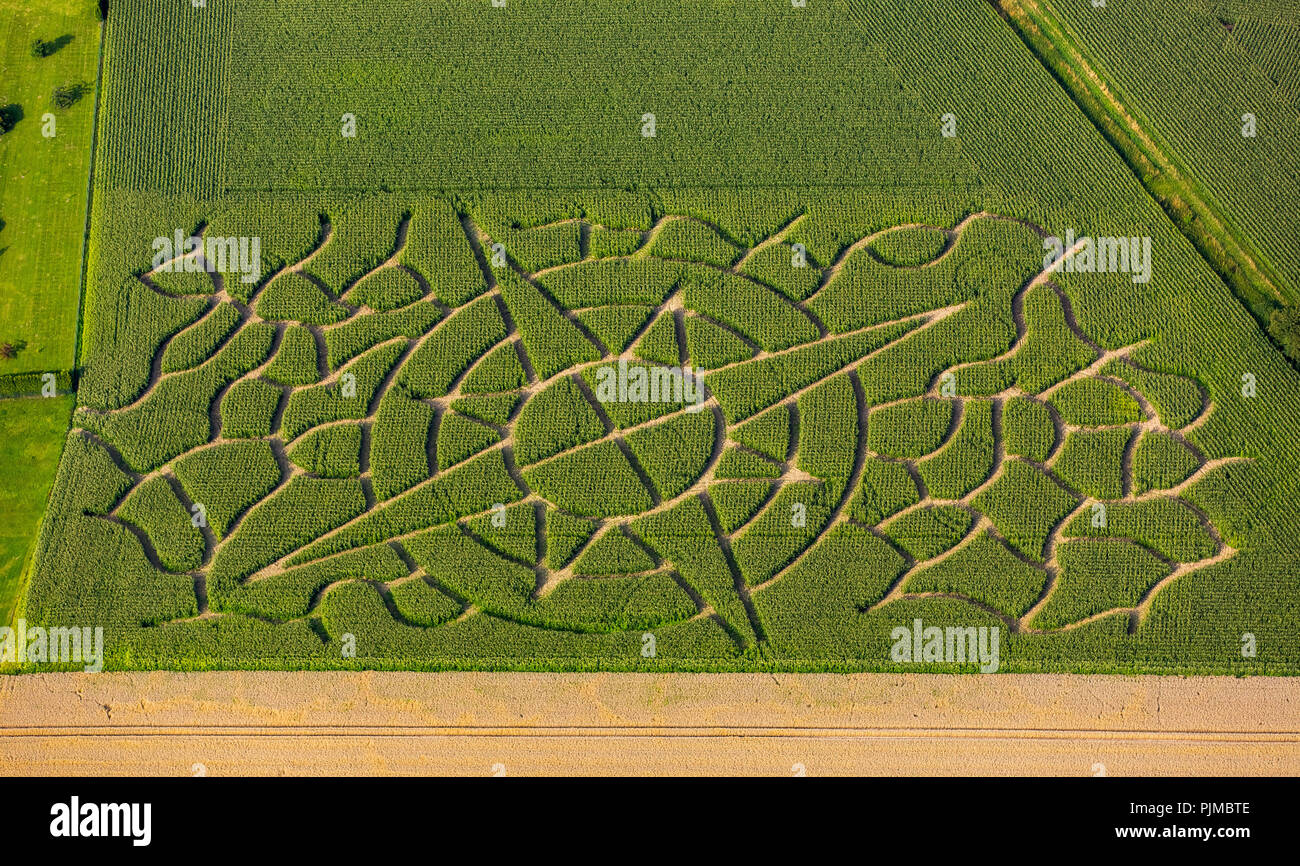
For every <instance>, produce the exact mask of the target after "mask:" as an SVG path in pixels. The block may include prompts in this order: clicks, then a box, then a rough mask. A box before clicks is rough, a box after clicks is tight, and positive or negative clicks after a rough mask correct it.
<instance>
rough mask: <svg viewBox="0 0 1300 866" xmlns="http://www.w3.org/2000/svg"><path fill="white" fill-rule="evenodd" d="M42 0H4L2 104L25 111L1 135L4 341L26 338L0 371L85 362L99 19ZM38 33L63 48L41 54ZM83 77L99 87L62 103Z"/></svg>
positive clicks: (73, 5) (85, 7) (55, 0)
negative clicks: (84, 294) (81, 332)
mask: <svg viewBox="0 0 1300 866" xmlns="http://www.w3.org/2000/svg"><path fill="white" fill-rule="evenodd" d="M38 5H39V7H40V8H32V4H30V3H25V2H18V0H3V2H0V26H3V28H4V30H3V32H0V47H2V48H3V53H2V54H0V81H3V82H4V85H3V88H2V89H0V105H4V106H13V107H16V108H15V109H13V110H14V111H15V114H17V113H20V114H21V119H20V120H18V121H17V123H16V124H15V125H14V127H13V129H11V130H10V131H9V132H7V133H5V134H4V135H0V341H2V342H5V343H10V344H12V345H14V346H15V347H19V351H18V353H17V355H16V357H14V358H12V359H0V377H5V376H8V375H10V374H14V373H27V372H31V371H41V372H47V371H68V370H71V369H72V368H73V366H74V365H75V361H76V338H77V314H78V305H79V303H80V287H81V261H82V246H83V243H82V242H83V238H84V236H85V228H86V184H87V182H88V175H89V172H90V150H91V129H92V127H93V125H94V123H93V121H94V114H95V95H94V83H95V81H96V79H97V77H98V62H99V22H98V20H97V19H96V17H95V12H94V7H93V6H92V5H91V4H89V3H84V2H79V0H50V2H42V3H40V4H38ZM65 38H66V39H67V41H66V42H61V40H64V39H65ZM37 39H41V40H45V41H51V42H61V47H59V48H58V49H57V50H56V51H55V52H54V53H53V54H51V55H49V56H48V57H40V58H38V57H33V56H32V43H33V42H34V41H35V40H37ZM79 83H80V84H85V83H89V85H90V89H89V91H88V92H87V93H86V94H85V95H83V96H82V97H81V98H80V99H79V100H78V101H77V102H76V103H75V104H73V105H72V106H71V107H68V108H66V109H64V108H57V107H56V106H55V105H54V104H53V97H54V91H55V89H56V88H58V87H63V86H66V85H71V84H79ZM46 114H52V115H53V117H54V127H53V132H54V135H53V137H49V138H47V137H45V136H44V135H43V129H44V128H45V127H46V126H47V123H46V120H45V119H44V116H45V115H46ZM38 388H39V386H38V387H37V388H34V389H29V390H33V391H34V390H38Z"/></svg>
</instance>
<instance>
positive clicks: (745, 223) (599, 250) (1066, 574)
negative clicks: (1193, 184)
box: [24, 0, 1300, 674]
mask: <svg viewBox="0 0 1300 866" xmlns="http://www.w3.org/2000/svg"><path fill="white" fill-rule="evenodd" d="M209 6H210V7H211V8H207V7H204V8H194V7H192V6H191V5H190V4H188V3H179V2H170V0H169V2H145V0H124V2H122V3H119V4H117V5H116V6H115V7H114V11H113V12H112V13H111V14H110V18H109V25H108V35H107V49H106V65H105V80H104V82H103V113H102V118H101V127H100V138H101V141H102V143H103V146H102V147H100V148H99V150H98V154H97V168H96V175H95V176H96V190H95V197H94V212H93V214H92V234H91V239H90V260H89V281H88V285H87V298H86V305H85V313H84V324H83V327H82V329H81V332H82V335H83V336H82V344H81V358H82V360H83V363H84V369H83V370H82V375H81V378H80V382H79V390H78V395H77V403H78V408H77V410H76V411H75V413H74V416H73V421H72V430H71V431H70V433H69V434H68V437H67V441H66V445H65V448H64V453H63V458H62V460H61V462H60V466H59V471H58V476H57V478H56V479H55V481H54V485H53V491H52V494H51V504H50V509H49V517H48V519H46V520H45V521H44V523H43V524H42V528H41V532H40V537H39V541H38V546H37V555H36V561H35V567H34V569H33V571H32V580H31V584H30V590H29V592H28V594H27V596H26V598H25V607H24V612H25V614H26V615H27V616H28V618H29V619H30V620H31V621H32V622H35V623H45V624H61V623H67V624H79V625H87V626H89V625H101V626H102V627H103V628H104V629H105V645H106V650H107V659H106V665H107V666H108V667H113V668H126V669H131V668H179V669H205V668H275V669H298V668H356V667H360V668H396V669H449V668H450V669H504V670H509V669H534V670H583V669H607V670H659V671H678V670H765V669H774V670H797V671H810V670H812V671H838V670H895V671H898V670H909V669H911V670H930V671H972V670H978V669H981V668H983V669H985V670H990V669H998V670H1004V671H1018V672H1041V671H1087V672H1155V673H1228V672H1231V673H1286V674H1293V673H1297V672H1300V637H1298V635H1300V610H1298V609H1297V608H1296V606H1295V604H1294V598H1295V596H1296V592H1297V590H1298V589H1300V584H1298V582H1297V581H1298V579H1297V577H1296V575H1297V570H1296V566H1297V565H1300V561H1298V560H1300V555H1298V554H1297V553H1296V550H1295V547H1294V544H1293V543H1292V539H1293V538H1294V537H1295V534H1296V532H1297V531H1300V509H1298V508H1297V507H1296V505H1295V502H1296V501H1297V499H1296V496H1297V494H1298V493H1300V480H1297V479H1298V478H1300V473H1297V471H1296V470H1297V469H1298V468H1300V466H1297V464H1298V463H1300V426H1297V424H1296V423H1295V422H1296V412H1295V406H1296V397H1297V395H1300V377H1298V376H1297V372H1296V370H1295V369H1294V367H1292V366H1291V365H1290V364H1289V363H1288V362H1287V360H1286V359H1285V358H1284V357H1283V355H1282V354H1281V353H1280V352H1279V351H1278V350H1277V349H1276V348H1275V346H1274V345H1273V344H1272V343H1270V342H1269V340H1268V338H1267V337H1266V336H1265V335H1264V333H1263V332H1262V330H1261V328H1260V326H1259V323H1258V322H1257V321H1256V320H1255V319H1254V318H1252V315H1251V313H1250V312H1249V311H1248V310H1247V309H1246V308H1245V307H1244V306H1243V304H1242V303H1241V301H1240V300H1239V299H1238V298H1237V297H1236V296H1235V295H1234V293H1233V290H1232V288H1230V287H1229V285H1227V284H1225V282H1224V281H1223V279H1221V278H1220V277H1219V275H1218V274H1216V271H1215V269H1214V268H1213V267H1212V266H1211V263H1210V262H1208V261H1207V260H1206V258H1205V257H1204V256H1203V255H1202V253H1201V252H1198V248H1197V247H1196V246H1194V245H1193V244H1192V243H1189V241H1188V237H1187V236H1185V235H1184V234H1183V233H1182V232H1180V230H1179V228H1178V227H1177V226H1176V225H1175V224H1174V222H1173V221H1171V219H1170V218H1169V216H1167V215H1166V212H1165V211H1164V210H1162V207H1161V205H1160V204H1159V203H1157V201H1155V200H1154V199H1152V198H1151V197H1150V196H1149V195H1147V193H1146V191H1145V190H1144V188H1143V186H1142V184H1141V182H1140V180H1139V178H1138V177H1136V176H1135V174H1134V172H1133V171H1132V170H1131V167H1130V166H1129V165H1128V164H1127V163H1126V162H1125V160H1124V158H1122V157H1121V155H1120V154H1119V153H1117V152H1116V150H1115V148H1114V146H1113V145H1112V143H1111V141H1110V140H1109V139H1108V138H1107V136H1106V135H1104V134H1103V131H1101V130H1099V129H1098V128H1097V127H1096V126H1094V125H1093V121H1092V120H1091V119H1090V115H1089V114H1088V113H1087V112H1086V111H1084V110H1081V108H1080V106H1079V105H1078V104H1076V102H1075V101H1074V97H1073V96H1072V95H1071V92H1070V91H1069V90H1068V89H1066V88H1064V87H1062V85H1061V83H1060V82H1059V81H1058V80H1057V79H1056V78H1054V77H1053V72H1052V71H1051V70H1050V69H1049V68H1048V67H1046V66H1044V63H1043V61H1042V60H1040V58H1039V57H1038V56H1036V55H1035V53H1034V52H1033V51H1032V50H1031V48H1030V47H1029V46H1028V45H1027V44H1026V42H1025V41H1024V40H1023V39H1022V37H1021V35H1020V34H1019V33H1018V32H1017V31H1016V30H1015V29H1014V28H1013V27H1012V26H1011V24H1010V23H1009V22H1008V21H1006V20H1004V19H1003V18H1002V17H1000V15H999V14H998V11H997V10H996V9H995V8H994V7H993V6H991V5H990V4H988V3H986V2H982V0H980V2H976V0H929V2H926V3H924V4H917V5H909V6H907V7H906V8H904V7H903V6H902V5H893V4H881V3H866V2H849V0H835V2H825V3H812V4H809V5H808V6H807V7H791V6H787V5H785V4H784V3H777V2H774V0H772V2H768V0H737V2H731V3H721V2H719V3H705V4H685V3H676V2H671V3H667V2H666V3H662V4H645V3H628V2H623V0H599V2H597V3H594V4H589V6H587V7H584V8H583V10H582V12H581V16H580V19H581V21H580V25H579V22H578V19H577V17H576V16H574V15H571V14H570V13H568V12H566V13H563V14H559V13H555V14H552V13H550V12H549V11H548V7H544V6H542V5H540V4H532V3H527V2H519V3H514V2H512V3H511V4H509V6H508V7H506V8H505V9H500V8H496V7H492V6H491V5H490V4H471V3H468V2H459V0H458V2H449V3H445V4H436V5H429V4H414V3H406V2H402V0H388V2H383V3H379V4H375V3H371V4H366V6H365V8H364V11H362V9H361V8H360V7H359V6H352V5H348V4H344V5H342V6H336V7H331V10H330V11H328V12H326V13H322V12H321V11H320V10H318V9H315V8H314V7H313V8H312V9H307V8H306V7H304V6H300V5H298V4H293V3H276V4H269V3H263V2H258V0H243V2H240V3H236V4H220V5H217V4H209ZM494 16H495V17H494ZM801 16H802V17H801ZM362 19H364V20H365V21H366V26H365V27H364V28H362V29H361V30H360V31H358V32H355V33H354V32H353V31H352V30H350V29H348V28H347V27H345V26H344V24H345V23H346V22H351V21H359V20H362ZM177 32H186V33H191V34H196V36H195V38H193V39H189V40H181V41H179V42H178V41H177V40H175V39H174V38H173V37H174V34H175V33H177ZM342 32H346V33H348V34H349V35H348V38H347V42H346V43H342V42H336V41H332V37H329V34H331V33H342ZM754 33H761V34H764V38H763V39H760V40H755V39H754V37H753V36H752V34H754ZM469 34H473V36H472V37H471V36H470V35H469ZM453 49H455V50H453ZM142 57H143V58H147V62H146V61H142V60H141V58H142ZM596 57H598V58H600V60H599V62H594V60H593V58H596ZM720 58H727V61H726V62H724V61H723V60H721V59H720ZM182 72H183V73H184V74H185V76H187V80H189V81H190V88H189V90H183V89H177V88H174V87H169V86H167V84H168V82H171V81H174V80H175V79H176V78H177V76H178V75H179V74H181V73H182ZM195 92H197V93H201V94H203V95H204V96H205V97H206V98H203V99H193V98H191V95H192V93H195ZM647 101H648V102H652V103H654V105H653V108H645V109H644V110H649V111H652V113H654V114H655V119H654V122H655V129H654V132H655V134H654V135H653V136H651V135H648V134H646V131H647V127H646V126H645V124H646V123H647V122H648V121H645V120H643V119H642V113H643V106H642V103H643V102H647ZM344 114H355V119H356V121H357V127H356V131H357V134H356V136H355V137H351V136H349V135H348V129H349V126H348V124H347V123H346V121H344V120H343V115H344ZM159 117H165V118H167V123H165V124H163V125H162V127H161V129H160V130H157V131H155V130H156V127H155V126H154V125H151V123H152V121H153V119H154V118H159ZM1031 118H1032V122H1030V120H1029V119H1031ZM945 129H951V130H952V131H955V135H954V136H951V137H950V136H948V135H947V134H945V131H944V130H945ZM191 233H193V234H196V235H199V236H201V237H202V238H203V242H204V243H205V244H206V246H205V249H204V250H203V252H202V253H201V254H200V255H190V256H182V255H181V252H183V250H181V251H177V250H175V249H173V250H172V252H171V253H170V254H169V253H166V252H164V253H161V254H160V253H159V250H160V249H164V248H166V247H168V246H170V245H171V242H172V240H173V239H174V238H177V237H181V238H184V237H187V236H189V235H190V234H191ZM1054 236H1068V237H1071V238H1075V237H1083V236H1087V237H1098V238H1101V237H1112V236H1113V237H1120V238H1134V239H1138V240H1140V239H1144V238H1145V239H1148V240H1149V243H1150V247H1149V249H1150V250H1151V264H1152V267H1151V271H1150V280H1149V282H1143V281H1142V280H1140V279H1139V280H1135V279H1131V278H1130V275H1129V274H1128V273H1114V272H1109V273H1108V272H1094V271H1091V270H1089V268H1088V267H1086V266H1085V265H1084V263H1085V262H1086V261H1087V260H1088V257H1089V256H1091V255H1092V254H1093V253H1094V252H1095V245H1094V246H1093V247H1090V246H1088V245H1087V244H1084V243H1075V242H1074V241H1073V240H1071V241H1070V242H1069V245H1068V246H1069V249H1068V250H1065V252H1066V256H1065V261H1052V259H1051V258H1050V257H1045V250H1048V249H1050V243H1049V242H1048V240H1047V239H1048V238H1049V237H1054ZM1256 239H1257V241H1258V242H1259V243H1261V244H1267V243H1268V241H1267V238H1266V237H1265V236H1264V235H1262V234H1261V235H1258V236H1257V238H1256ZM254 240H255V241H256V244H255V245H253V244H252V241H254ZM1062 246H1063V247H1064V246H1067V245H1064V244H1063V245H1062ZM1135 249H1136V247H1135ZM241 250H242V258H241ZM219 255H220V256H221V257H222V258H223V259H224V263H223V264H220V265H218V264H216V261H217V258H218V256H219ZM1135 255H1136V253H1135ZM1067 261H1068V266H1067ZM208 262H211V263H212V266H213V269H214V270H213V272H208V271H207V270H206V269H205V267H206V264H207V263H208ZM187 265H188V267H187ZM925 626H928V627H929V628H928V629H927V628H925ZM945 628H946V629H948V630H949V632H948V634H947V641H948V645H947V651H946V653H945V646H944V643H943V638H944V637H945V632H944V629H945ZM900 629H901V630H903V631H904V632H906V633H907V635H909V637H907V638H906V639H901V638H899V637H898V634H899V631H900ZM913 629H915V631H916V634H915V643H913V641H912V639H911V637H910V635H911V634H912V630H913ZM959 630H969V634H970V635H971V636H972V637H971V640H972V641H974V640H975V637H974V635H976V634H977V633H978V634H979V635H982V637H981V638H980V640H983V641H985V643H984V644H981V646H982V647H983V648H984V650H988V649H989V647H988V646H987V641H988V640H993V638H990V637H989V635H990V634H993V635H995V636H997V639H998V640H999V641H1000V655H999V650H998V649H994V650H993V651H992V652H993V657H987V658H986V657H981V659H978V660H977V659H974V658H968V657H967V655H966V652H965V649H964V648H963V649H962V654H961V655H960V656H959V657H958V656H955V655H954V654H953V643H954V640H955V639H956V638H959V637H960V635H962V634H967V632H966V631H960V632H959ZM935 631H937V632H938V635H939V638H940V639H939V642H938V643H937V644H935V643H934V642H933V641H932V639H931V636H932V635H933V634H934V632H935ZM923 644H924V645H925V647H924V648H923ZM970 646H971V653H972V654H973V653H974V652H975V647H974V643H972V644H971V645H970ZM995 646H997V644H995ZM914 648H915V650H914ZM1247 648H1248V650H1247Z"/></svg>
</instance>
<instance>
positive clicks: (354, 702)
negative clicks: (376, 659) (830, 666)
mask: <svg viewBox="0 0 1300 866" xmlns="http://www.w3.org/2000/svg"><path fill="white" fill-rule="evenodd" d="M0 773H4V774H24V775H26V774H40V775H101V774H102V775H143V774H149V775H211V776H221V775H253V774H255V775H281V774H283V775H300V774H308V775H311V774H320V775H357V774H360V775H385V774H458V775H471V776H473V775H483V776H490V775H510V776H530V775H583V774H613V775H620V774H622V775H643V774H655V775H764V776H789V775H808V776H818V775H850V774H853V775H904V774H911V775H972V774H973V775H1035V774H1046V775H1059V776H1099V775H1110V776H1134V775H1143V776H1162V775H1170V776H1174V775H1264V774H1266V775H1296V774H1300V687H1298V686H1297V684H1296V682H1295V681H1294V680H1289V679H1278V678H1258V679H1251V680H1241V679H1229V678H1206V677H1189V678H1167V677H1105V676H1093V677H1068V676H1056V675H1041V676H995V677H990V676H950V675H948V676H946V675H929V674H917V675H909V676H899V675H888V674H855V675H830V674H798V675H788V674H787V675H757V674H696V675H680V674H679V675H634V674H610V673H605V674H527V673H518V674H490V673H446V674H434V675H428V674H409V673H391V672H366V673H346V672H340V673H329V672H323V673H300V674H288V673H274V672H272V673H238V672H228V673H209V674H183V673H132V674H105V675H80V674H60V675H40V676H31V677H22V678H10V679H8V680H5V681H4V682H3V684H2V685H0Z"/></svg>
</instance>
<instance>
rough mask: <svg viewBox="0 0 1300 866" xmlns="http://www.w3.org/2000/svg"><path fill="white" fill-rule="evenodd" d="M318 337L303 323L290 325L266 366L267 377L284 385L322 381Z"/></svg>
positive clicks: (312, 383) (309, 383) (311, 383)
mask: <svg viewBox="0 0 1300 866" xmlns="http://www.w3.org/2000/svg"><path fill="white" fill-rule="evenodd" d="M319 357H320V356H319V352H318V351H317V349H316V338H315V336H313V335H312V332H311V331H310V330H308V329H307V328H305V327H303V326H302V325H289V326H288V327H286V328H285V329H284V335H283V336H281V337H280V348H279V349H277V350H276V352H275V358H274V359H273V360H272V361H271V363H270V364H268V365H267V367H266V373H265V375H266V378H268V379H271V380H272V381H275V382H279V383H281V384H283V385H314V384H315V383H317V382H319V381H320V377H321V374H320V360H319Z"/></svg>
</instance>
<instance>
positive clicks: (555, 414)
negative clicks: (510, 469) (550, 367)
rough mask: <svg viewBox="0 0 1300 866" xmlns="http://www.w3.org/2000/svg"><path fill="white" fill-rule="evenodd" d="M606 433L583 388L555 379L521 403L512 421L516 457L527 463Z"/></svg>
mask: <svg viewBox="0 0 1300 866" xmlns="http://www.w3.org/2000/svg"><path fill="white" fill-rule="evenodd" d="M603 435H605V425H604V424H602V423H601V422H600V416H599V415H597V414H596V410H595V409H594V408H592V405H591V403H590V402H588V401H587V398H586V396H584V395H583V393H582V389H580V388H579V387H578V386H577V385H575V384H573V382H572V381H571V380H569V379H567V378H564V379H559V380H557V381H556V382H555V383H554V384H553V385H551V386H550V387H549V388H546V389H545V390H543V391H541V392H540V393H538V394H537V395H536V396H534V397H533V398H532V399H531V400H529V401H528V402H527V403H525V404H524V408H523V409H521V410H519V417H518V418H517V419H516V420H515V459H516V460H518V461H519V463H520V465H522V466H526V465H528V464H530V463H536V462H537V461H539V460H543V459H545V458H547V457H550V456H551V455H553V454H559V453H560V452H561V451H566V450H568V449H570V448H573V447H575V446H577V445H582V444H584V443H586V442H593V441H595V440H596V439H599V438H600V437H601V436H603Z"/></svg>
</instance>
